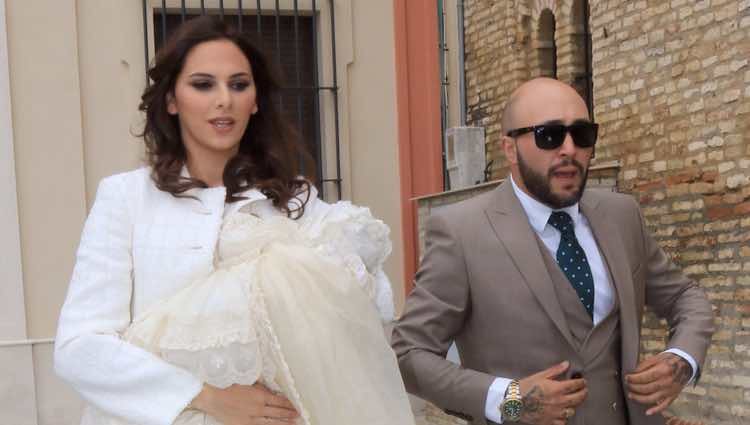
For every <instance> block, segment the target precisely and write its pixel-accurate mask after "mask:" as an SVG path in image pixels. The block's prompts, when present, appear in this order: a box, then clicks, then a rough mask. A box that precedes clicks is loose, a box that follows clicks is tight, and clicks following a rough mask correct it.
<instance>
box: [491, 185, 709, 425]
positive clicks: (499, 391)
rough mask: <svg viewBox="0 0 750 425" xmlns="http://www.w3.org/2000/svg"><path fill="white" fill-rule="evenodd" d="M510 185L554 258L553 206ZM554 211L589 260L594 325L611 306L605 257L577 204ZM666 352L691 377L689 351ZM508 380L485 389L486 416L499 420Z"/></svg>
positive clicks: (556, 238)
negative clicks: (564, 218) (563, 216)
mask: <svg viewBox="0 0 750 425" xmlns="http://www.w3.org/2000/svg"><path fill="white" fill-rule="evenodd" d="M510 181H511V184H512V186H513V192H514V193H515V194H516V197H517V198H518V200H519V201H520V202H521V206H522V207H523V210H524V212H526V216H527V218H528V220H529V224H530V225H531V228H532V229H533V230H534V232H535V233H536V235H537V236H539V239H540V240H541V241H542V243H544V246H545V248H547V251H549V253H550V255H552V258H555V257H556V254H557V246H558V245H559V244H560V237H561V235H560V231H558V230H557V229H555V228H554V227H552V225H549V224H547V221H548V220H549V217H550V215H551V214H552V212H553V211H556V210H553V209H552V208H550V207H548V206H547V205H544V204H543V203H541V202H539V201H537V200H536V199H534V198H532V197H531V196H529V195H527V194H526V193H525V192H523V191H522V190H521V189H520V188H519V187H518V186H517V185H516V182H515V181H514V180H513V177H512V176H511V177H510ZM557 211H564V212H566V213H568V215H570V218H571V219H572V220H573V225H574V227H575V235H576V238H577V239H578V243H579V244H580V245H581V247H582V248H583V251H584V252H585V253H586V259H587V260H588V263H589V266H590V267H591V273H592V275H593V277H594V326H596V325H597V324H598V323H599V322H601V321H602V320H603V319H604V318H605V317H606V316H607V315H608V314H609V312H610V311H612V308H613V307H614V291H613V286H612V282H611V281H610V279H609V274H608V273H607V268H606V267H605V266H604V260H603V259H602V254H601V251H599V247H598V245H597V244H596V240H595V239H594V235H593V234H592V233H591V226H589V222H588V220H587V219H586V217H584V216H583V214H581V212H580V210H579V208H578V203H576V204H574V205H571V206H570V207H567V208H563V209H561V210H557ZM666 352H668V353H674V354H677V355H679V356H680V357H682V358H684V359H685V360H687V362H688V363H690V366H691V367H692V368H693V376H692V377H691V378H690V379H691V380H692V379H693V378H694V377H695V372H696V371H697V368H698V366H697V363H696V362H695V359H693V358H692V357H691V356H690V355H689V354H687V353H686V352H684V351H682V350H680V349H676V348H673V349H669V350H667V351H666ZM510 381H511V379H509V378H502V377H498V378H496V379H495V380H494V381H493V382H492V385H490V388H489V391H488V392H487V400H486V402H485V409H484V410H485V416H487V419H489V420H491V421H494V422H497V423H502V422H503V420H502V415H501V414H500V410H499V409H498V406H500V404H501V403H502V400H503V399H504V398H505V391H506V390H507V388H508V384H510Z"/></svg>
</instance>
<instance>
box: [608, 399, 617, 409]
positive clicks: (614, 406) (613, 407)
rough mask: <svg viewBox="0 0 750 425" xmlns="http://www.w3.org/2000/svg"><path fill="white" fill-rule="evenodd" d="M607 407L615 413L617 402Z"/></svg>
mask: <svg viewBox="0 0 750 425" xmlns="http://www.w3.org/2000/svg"><path fill="white" fill-rule="evenodd" d="M609 407H610V408H612V411H616V410H617V402H616V401H613V402H612V404H611V405H610V406H609Z"/></svg>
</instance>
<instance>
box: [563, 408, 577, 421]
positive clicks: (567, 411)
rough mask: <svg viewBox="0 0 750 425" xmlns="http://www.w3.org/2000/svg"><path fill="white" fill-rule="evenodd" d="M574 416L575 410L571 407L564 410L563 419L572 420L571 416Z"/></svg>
mask: <svg viewBox="0 0 750 425" xmlns="http://www.w3.org/2000/svg"><path fill="white" fill-rule="evenodd" d="M575 414H576V410H575V409H573V408H572V407H568V408H567V409H565V419H569V418H572V417H573V415H575Z"/></svg>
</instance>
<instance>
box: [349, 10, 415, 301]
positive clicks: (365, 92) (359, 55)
mask: <svg viewBox="0 0 750 425" xmlns="http://www.w3.org/2000/svg"><path fill="white" fill-rule="evenodd" d="M337 16H338V15H337ZM342 24H343V22H342ZM350 25H351V30H352V33H353V36H352V39H353V40H352V41H353V42H352V44H353V48H352V52H353V55H352V57H351V58H349V60H348V63H347V64H346V68H345V69H344V70H343V72H340V73H339V75H341V76H342V77H344V81H346V83H347V84H348V85H347V87H346V90H345V91H344V92H343V93H344V96H342V98H343V101H342V106H343V108H342V109H343V110H344V111H346V112H345V114H344V116H345V117H346V118H347V125H346V127H344V128H342V133H343V134H345V135H346V137H347V138H348V139H349V151H350V159H349V164H350V167H351V172H350V179H351V199H352V201H353V202H354V203H357V204H361V205H368V206H370V207H371V209H372V212H373V214H375V215H376V216H377V217H379V218H381V219H382V220H384V221H385V222H386V223H388V224H389V225H390V227H391V238H392V240H393V255H392V256H391V259H390V260H389V262H388V264H387V270H386V272H387V273H388V276H390V277H391V279H392V280H393V283H394V285H395V286H396V288H394V295H395V296H396V304H397V306H396V308H397V311H400V310H401V306H402V305H403V298H404V290H403V287H404V286H403V282H401V279H402V276H403V252H404V251H403V243H402V241H401V221H400V217H401V209H400V196H401V192H400V190H399V188H400V184H401V183H400V178H399V168H398V143H397V140H398V136H397V129H396V78H395V66H396V65H395V54H394V29H393V4H392V2H391V1H377V2H374V1H370V0H353V1H352V2H351V24H350ZM344 131H346V133H344Z"/></svg>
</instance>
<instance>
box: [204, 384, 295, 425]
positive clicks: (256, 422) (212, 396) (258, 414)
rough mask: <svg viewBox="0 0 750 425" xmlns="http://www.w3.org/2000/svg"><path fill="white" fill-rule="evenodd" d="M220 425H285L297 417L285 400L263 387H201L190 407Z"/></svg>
mask: <svg viewBox="0 0 750 425" xmlns="http://www.w3.org/2000/svg"><path fill="white" fill-rule="evenodd" d="M190 407H191V408H193V409H198V410H201V411H203V412H205V413H207V414H209V415H211V416H213V417H214V418H216V419H218V420H219V421H221V423H223V424H224V425H289V424H291V423H293V422H294V420H295V419H296V418H297V417H298V416H299V414H298V413H297V411H296V410H295V409H294V406H293V405H292V403H291V402H289V400H287V399H286V397H283V396H279V395H276V394H274V393H273V392H271V391H270V390H269V389H268V388H266V387H265V386H264V385H263V384H254V385H237V384H234V385H232V386H230V387H228V388H225V389H221V388H217V387H214V386H211V385H204V386H203V390H202V391H201V392H200V393H199V394H198V395H197V396H196V397H195V399H193V402H192V403H190Z"/></svg>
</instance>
